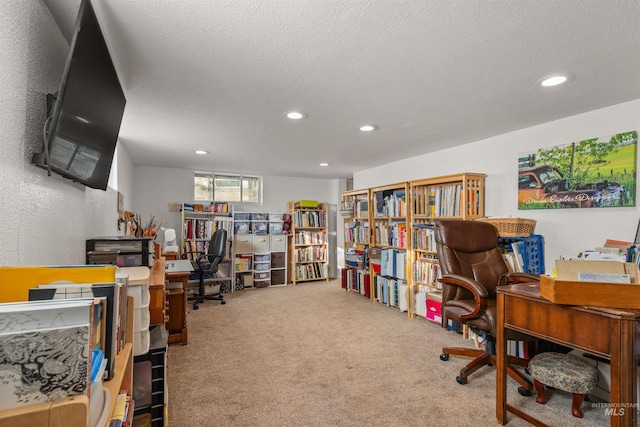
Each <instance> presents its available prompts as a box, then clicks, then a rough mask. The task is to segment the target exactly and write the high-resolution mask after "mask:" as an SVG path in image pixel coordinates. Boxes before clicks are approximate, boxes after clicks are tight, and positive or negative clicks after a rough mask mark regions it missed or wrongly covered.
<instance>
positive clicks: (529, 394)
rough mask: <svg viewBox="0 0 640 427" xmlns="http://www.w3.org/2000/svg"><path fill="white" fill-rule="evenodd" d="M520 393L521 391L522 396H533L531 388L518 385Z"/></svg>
mask: <svg viewBox="0 0 640 427" xmlns="http://www.w3.org/2000/svg"><path fill="white" fill-rule="evenodd" d="M518 393H520V396H531V390H527V389H526V388H524V387H518Z"/></svg>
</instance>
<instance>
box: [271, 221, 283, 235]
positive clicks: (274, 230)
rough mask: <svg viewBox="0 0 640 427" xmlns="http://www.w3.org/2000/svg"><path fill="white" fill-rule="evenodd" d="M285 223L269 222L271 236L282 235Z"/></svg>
mask: <svg viewBox="0 0 640 427" xmlns="http://www.w3.org/2000/svg"><path fill="white" fill-rule="evenodd" d="M283 227H284V222H282V221H280V222H269V234H282V229H283Z"/></svg>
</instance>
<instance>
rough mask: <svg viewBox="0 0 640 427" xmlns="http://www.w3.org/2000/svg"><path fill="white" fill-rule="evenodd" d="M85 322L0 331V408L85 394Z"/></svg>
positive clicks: (87, 348)
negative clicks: (83, 323)
mask: <svg viewBox="0 0 640 427" xmlns="http://www.w3.org/2000/svg"><path fill="white" fill-rule="evenodd" d="M88 381H89V324H86V325H84V326H71V327H65V328H50V329H41V330H36V331H21V332H8V333H2V334H0V396H1V398H0V410H5V409H11V408H16V407H19V406H25V405H31V404H33V403H40V402H49V401H53V400H56V399H58V398H61V397H64V396H70V395H76V394H86V392H87V386H88Z"/></svg>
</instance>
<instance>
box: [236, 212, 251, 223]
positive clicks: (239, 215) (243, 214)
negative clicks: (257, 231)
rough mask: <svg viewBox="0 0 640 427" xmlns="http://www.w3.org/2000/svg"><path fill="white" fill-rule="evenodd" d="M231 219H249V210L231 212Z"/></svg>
mask: <svg viewBox="0 0 640 427" xmlns="http://www.w3.org/2000/svg"><path fill="white" fill-rule="evenodd" d="M233 219H234V220H235V221H249V220H250V219H251V218H250V215H249V212H235V213H234V214H233Z"/></svg>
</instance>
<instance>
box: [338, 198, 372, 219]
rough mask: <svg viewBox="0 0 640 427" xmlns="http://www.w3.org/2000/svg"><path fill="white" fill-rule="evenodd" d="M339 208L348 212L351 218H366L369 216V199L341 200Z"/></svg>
mask: <svg viewBox="0 0 640 427" xmlns="http://www.w3.org/2000/svg"><path fill="white" fill-rule="evenodd" d="M340 209H341V210H342V211H343V212H349V213H350V216H351V217H353V218H367V217H368V216H369V201H368V200H361V199H356V200H350V201H343V202H342V204H341V206H340Z"/></svg>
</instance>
